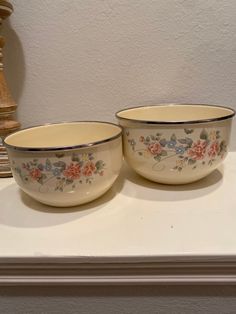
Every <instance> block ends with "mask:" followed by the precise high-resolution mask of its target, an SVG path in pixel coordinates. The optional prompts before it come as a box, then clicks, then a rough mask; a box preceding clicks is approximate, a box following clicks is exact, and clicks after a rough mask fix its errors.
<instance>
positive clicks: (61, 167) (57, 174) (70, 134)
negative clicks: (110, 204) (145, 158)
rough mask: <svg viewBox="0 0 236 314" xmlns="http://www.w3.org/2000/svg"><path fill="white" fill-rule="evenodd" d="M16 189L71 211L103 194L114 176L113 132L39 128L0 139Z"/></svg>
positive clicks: (85, 126)
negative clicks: (4, 148)
mask: <svg viewBox="0 0 236 314" xmlns="http://www.w3.org/2000/svg"><path fill="white" fill-rule="evenodd" d="M5 145H6V147H7V150H8V154H9V158H10V162H11V169H12V172H13V176H14V178H15V180H16V182H17V183H18V185H19V186H20V188H21V189H22V190H23V191H24V192H26V193H27V194H29V195H30V196H32V197H33V198H35V199H36V200H38V201H40V202H42V203H45V204H48V205H52V206H59V207H61V206H63V207H66V206H75V205H79V204H83V203H87V202H90V201H92V200H94V199H96V198H98V197H99V196H101V195H102V194H104V193H105V192H106V191H107V190H108V189H109V188H110V187H111V186H112V184H113V183H114V181H115V180H116V178H117V176H118V175H119V172H120V168H121V165H122V138H121V129H120V127H119V126H117V125H114V124H111V123H105V122H104V123H103V122H72V123H61V124H52V125H45V126H40V127H34V128H29V129H25V130H22V131H19V132H16V133H14V134H12V135H10V136H8V137H7V138H6V139H5Z"/></svg>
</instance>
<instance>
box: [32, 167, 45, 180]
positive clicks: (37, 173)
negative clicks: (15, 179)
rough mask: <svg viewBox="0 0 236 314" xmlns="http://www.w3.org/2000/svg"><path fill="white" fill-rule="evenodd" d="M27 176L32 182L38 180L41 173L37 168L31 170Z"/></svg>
mask: <svg viewBox="0 0 236 314" xmlns="http://www.w3.org/2000/svg"><path fill="white" fill-rule="evenodd" d="M29 174H30V176H31V178H32V179H33V180H38V179H39V178H40V177H41V176H42V173H41V171H40V170H39V169H38V168H33V169H31V170H30V173H29Z"/></svg>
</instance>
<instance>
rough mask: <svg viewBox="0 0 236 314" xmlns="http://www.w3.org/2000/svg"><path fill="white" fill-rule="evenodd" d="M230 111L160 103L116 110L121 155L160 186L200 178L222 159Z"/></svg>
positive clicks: (229, 128) (227, 145)
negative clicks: (119, 131) (121, 141)
mask: <svg viewBox="0 0 236 314" xmlns="http://www.w3.org/2000/svg"><path fill="white" fill-rule="evenodd" d="M234 115H235V112H234V110H233V109H231V108H227V107H223V106H211V105H195V104H188V105H187V104H161V105H155V106H144V107H136V108H129V109H124V110H121V111H119V112H117V113H116V117H117V118H118V120H119V123H120V125H121V126H122V127H123V145H124V155H125V158H126V160H127V162H128V163H129V165H130V166H131V167H132V168H133V169H134V170H135V171H136V172H137V173H138V174H140V175H142V176H143V177H145V178H147V179H149V180H152V181H155V182H159V183H165V184H185V183H189V182H193V181H196V180H199V179H201V178H203V177H205V176H207V175H208V174H209V173H211V172H212V171H213V170H214V169H215V168H217V167H218V166H219V164H220V163H221V162H222V160H223V159H224V158H225V156H226V154H227V151H228V147H229V138H230V133H231V122H232V118H233V116H234Z"/></svg>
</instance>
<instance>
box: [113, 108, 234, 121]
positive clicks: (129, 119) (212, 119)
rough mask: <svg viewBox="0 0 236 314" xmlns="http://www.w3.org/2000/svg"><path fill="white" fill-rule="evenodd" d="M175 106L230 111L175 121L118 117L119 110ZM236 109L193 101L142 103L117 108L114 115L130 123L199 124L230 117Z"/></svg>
mask: <svg viewBox="0 0 236 314" xmlns="http://www.w3.org/2000/svg"><path fill="white" fill-rule="evenodd" d="M159 106H163V107H177V106H194V107H204V106H205V107H215V108H222V109H228V110H231V112H232V113H229V114H228V115H225V116H222V117H218V118H210V119H198V120H182V121H181V120H176V121H174V120H173V121H158V120H140V119H131V118H124V117H120V116H119V114H120V113H121V112H125V111H129V110H132V109H138V108H150V107H159ZM235 114H236V111H235V110H234V109H233V108H231V107H227V106H222V105H211V104H195V103H160V104H156V105H143V106H135V107H129V108H125V109H122V110H119V111H117V112H116V114H115V116H116V118H117V119H118V120H124V121H130V122H132V123H140V124H165V125H175V124H200V123H207V122H215V121H222V120H227V119H231V118H233V117H234V116H235Z"/></svg>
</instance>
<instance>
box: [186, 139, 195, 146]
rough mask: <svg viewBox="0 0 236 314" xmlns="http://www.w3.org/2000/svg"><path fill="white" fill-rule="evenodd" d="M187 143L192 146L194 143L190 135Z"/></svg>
mask: <svg viewBox="0 0 236 314" xmlns="http://www.w3.org/2000/svg"><path fill="white" fill-rule="evenodd" d="M186 144H187V145H188V147H191V146H192V144H193V140H192V139H191V138H190V137H186Z"/></svg>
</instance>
